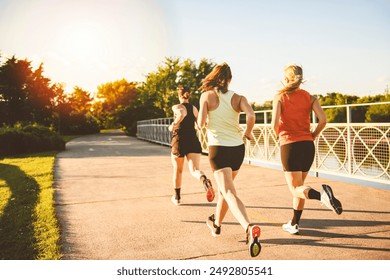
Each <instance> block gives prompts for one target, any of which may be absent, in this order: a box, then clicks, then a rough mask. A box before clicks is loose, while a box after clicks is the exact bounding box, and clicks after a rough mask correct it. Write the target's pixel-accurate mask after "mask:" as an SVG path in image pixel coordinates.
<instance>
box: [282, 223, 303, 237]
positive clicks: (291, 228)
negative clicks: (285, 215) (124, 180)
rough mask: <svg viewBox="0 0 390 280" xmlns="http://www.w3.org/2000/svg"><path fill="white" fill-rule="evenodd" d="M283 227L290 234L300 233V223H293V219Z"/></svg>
mask: <svg viewBox="0 0 390 280" xmlns="http://www.w3.org/2000/svg"><path fill="white" fill-rule="evenodd" d="M282 228H283V230H284V231H287V232H289V233H290V234H299V226H298V224H295V225H292V224H291V221H288V223H287V224H283V226H282Z"/></svg>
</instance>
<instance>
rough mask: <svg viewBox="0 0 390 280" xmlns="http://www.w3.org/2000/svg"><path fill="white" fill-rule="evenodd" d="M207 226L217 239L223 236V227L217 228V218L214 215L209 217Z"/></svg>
mask: <svg viewBox="0 0 390 280" xmlns="http://www.w3.org/2000/svg"><path fill="white" fill-rule="evenodd" d="M206 224H207V226H208V227H209V229H210V230H211V234H212V235H213V236H214V237H217V236H220V235H221V227H220V226H217V225H216V224H215V218H214V214H213V215H211V216H210V217H208V219H207V221H206Z"/></svg>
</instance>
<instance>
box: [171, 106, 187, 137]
mask: <svg viewBox="0 0 390 280" xmlns="http://www.w3.org/2000/svg"><path fill="white" fill-rule="evenodd" d="M172 110H173V123H171V125H170V126H169V127H168V129H169V131H172V130H174V129H175V128H177V127H178V125H179V124H180V123H181V121H182V120H183V119H184V117H185V116H186V115H187V110H186V108H185V107H184V106H182V105H174V106H173V107H172Z"/></svg>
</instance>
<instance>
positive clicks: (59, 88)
mask: <svg viewBox="0 0 390 280" xmlns="http://www.w3.org/2000/svg"><path fill="white" fill-rule="evenodd" d="M43 72H44V69H43V64H41V65H40V66H39V67H38V68H37V69H35V70H34V69H33V68H32V66H31V62H30V61H28V60H27V59H25V60H20V59H17V58H16V57H15V56H13V57H12V58H10V59H7V60H6V61H5V62H3V63H0V125H1V124H2V125H6V126H7V125H8V126H13V125H14V124H16V123H23V124H32V123H36V124H40V125H43V126H47V127H54V128H56V129H57V131H59V132H60V133H62V132H63V131H66V132H69V131H73V130H75V129H74V127H77V129H76V130H75V131H77V132H76V133H84V134H85V133H95V132H98V131H99V129H98V130H96V127H98V122H97V121H96V119H95V118H92V117H91V116H90V112H91V107H92V101H93V98H92V97H91V96H90V94H89V93H88V92H86V91H85V90H83V89H81V88H79V87H75V88H74V91H73V92H72V93H71V94H69V95H68V94H66V93H65V91H64V86H63V85H61V84H52V83H51V81H50V79H48V78H46V77H45V76H44V75H43ZM75 115H77V117H75ZM77 121H79V123H77ZM67 124H69V125H70V126H68V127H67V126H66V125H67ZM92 128H93V129H92Z"/></svg>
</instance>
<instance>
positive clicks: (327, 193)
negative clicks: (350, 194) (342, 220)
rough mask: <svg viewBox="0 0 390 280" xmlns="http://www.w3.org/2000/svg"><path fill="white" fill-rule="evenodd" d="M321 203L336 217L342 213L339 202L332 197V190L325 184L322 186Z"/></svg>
mask: <svg viewBox="0 0 390 280" xmlns="http://www.w3.org/2000/svg"><path fill="white" fill-rule="evenodd" d="M321 202H322V204H324V205H325V206H326V207H328V208H329V209H331V210H333V211H334V212H335V213H336V214H338V215H340V214H341V213H342V212H343V207H342V206H341V202H340V201H339V200H338V199H337V198H336V197H335V196H334V195H333V191H332V188H331V187H329V186H328V185H326V184H323V185H322V190H321Z"/></svg>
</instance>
